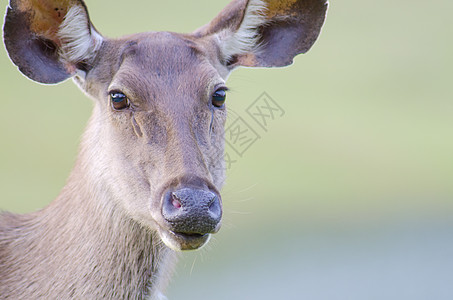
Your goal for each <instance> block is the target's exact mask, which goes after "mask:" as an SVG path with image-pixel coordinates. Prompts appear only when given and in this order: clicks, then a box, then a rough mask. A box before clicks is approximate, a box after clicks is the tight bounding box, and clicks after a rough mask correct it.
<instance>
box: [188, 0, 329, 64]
mask: <svg viewBox="0 0 453 300" xmlns="http://www.w3.org/2000/svg"><path fill="white" fill-rule="evenodd" d="M327 6H328V1H327V0H234V1H232V2H231V3H230V4H229V5H228V6H227V7H225V8H224V9H223V10H222V11H221V12H220V14H219V15H218V16H217V17H216V18H214V20H212V21H211V22H210V23H208V24H207V25H205V26H203V27H201V28H200V29H198V30H197V31H196V32H195V35H196V36H209V35H216V36H217V39H218V43H219V47H220V52H221V55H222V60H223V61H224V62H225V64H227V65H229V66H231V67H235V66H246V67H283V66H287V65H289V64H291V63H292V61H293V58H294V56H296V55H297V54H300V53H305V52H307V51H308V50H309V49H310V48H311V46H312V45H313V44H314V42H315V41H316V39H317V38H318V35H319V33H320V31H321V27H322V25H323V24H324V19H325V15H326V11H327Z"/></svg>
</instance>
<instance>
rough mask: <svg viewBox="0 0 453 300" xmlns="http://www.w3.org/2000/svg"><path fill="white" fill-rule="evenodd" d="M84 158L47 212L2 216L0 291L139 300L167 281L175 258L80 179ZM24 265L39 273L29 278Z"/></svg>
mask: <svg viewBox="0 0 453 300" xmlns="http://www.w3.org/2000/svg"><path fill="white" fill-rule="evenodd" d="M82 152H83V151H82ZM85 158H86V156H84V155H79V159H78V162H77V164H76V166H75V168H74V170H73V172H72V174H71V176H70V178H69V180H68V182H67V184H66V186H65V187H64V188H63V190H62V192H61V194H60V195H59V196H58V198H57V199H56V200H55V201H54V202H52V203H51V204H50V205H49V206H48V207H46V208H44V209H43V210H41V211H39V212H35V213H31V214H27V215H11V214H8V215H3V216H0V264H6V265H7V266H6V267H3V266H2V268H0V270H5V271H6V272H7V273H6V274H0V275H1V276H0V277H1V278H3V279H0V292H1V294H3V295H7V294H8V293H11V295H12V296H16V297H19V298H21V299H31V297H32V295H37V294H36V292H37V291H39V293H40V294H41V295H43V296H46V298H49V299H50V298H53V297H55V298H57V297H58V298H60V299H64V298H75V299H84V298H87V297H89V298H93V299H104V298H107V299H144V298H146V297H149V296H151V297H152V298H154V297H153V295H154V294H157V293H159V291H158V289H160V288H162V286H163V285H165V284H166V282H167V281H168V277H169V275H170V274H169V273H170V272H171V269H172V265H173V261H174V259H173V258H174V256H175V253H174V252H173V251H171V250H169V249H168V248H167V247H165V246H164V245H163V243H162V242H161V241H160V239H159V238H158V236H157V234H155V233H154V232H153V231H152V230H151V229H148V228H144V227H142V226H141V225H140V224H139V223H138V222H136V221H134V220H133V219H131V218H130V217H128V216H127V215H126V214H125V213H124V211H123V210H121V209H120V208H119V207H117V206H116V205H115V201H113V200H114V199H112V194H111V193H109V191H108V190H105V187H104V186H102V185H101V184H100V183H99V182H98V183H96V181H95V180H91V178H90V176H89V175H86V176H81V174H84V175H85V174H87V170H84V168H86V166H89V165H90V163H89V161H87V160H86V159H85ZM80 173H81V174H80ZM1 228H3V229H1ZM4 228H6V229H4ZM2 230H4V231H3V232H2ZM8 241H11V242H9V243H8ZM13 243H14V244H13ZM17 261H20V263H17ZM169 264H170V266H169ZM29 266H37V268H36V269H33V272H31V273H30V272H28V267H29ZM163 270H165V273H166V274H163V272H164V271H163ZM49 278H51V280H49ZM2 280H3V281H5V284H3V283H2ZM6 282H7V283H8V284H6ZM13 283H14V285H15V286H16V287H21V288H20V289H19V288H17V289H15V288H14V287H13ZM1 286H9V287H11V290H10V291H2V287H1ZM24 286H27V289H23V287H24ZM14 290H16V292H17V291H21V294H20V295H17V294H13V293H14ZM13 298H14V297H13Z"/></svg>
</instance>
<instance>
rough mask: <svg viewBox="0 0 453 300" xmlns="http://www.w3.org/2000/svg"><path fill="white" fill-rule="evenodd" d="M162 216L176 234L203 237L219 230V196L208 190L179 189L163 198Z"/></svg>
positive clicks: (220, 214)
mask: <svg viewBox="0 0 453 300" xmlns="http://www.w3.org/2000/svg"><path fill="white" fill-rule="evenodd" d="M162 215H163V217H164V218H165V220H166V221H167V222H168V224H169V225H170V230H171V231H173V232H175V233H178V234H186V235H204V234H207V233H215V232H217V231H218V230H219V228H220V220H221V218H222V206H221V201H220V196H218V195H217V194H216V193H213V192H211V191H209V190H201V189H194V188H181V189H178V190H174V191H167V192H166V193H165V194H164V196H163V203H162Z"/></svg>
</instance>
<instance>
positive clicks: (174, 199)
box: [171, 193, 182, 209]
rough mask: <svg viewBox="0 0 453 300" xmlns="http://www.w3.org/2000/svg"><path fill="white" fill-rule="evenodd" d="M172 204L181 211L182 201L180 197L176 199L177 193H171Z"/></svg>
mask: <svg viewBox="0 0 453 300" xmlns="http://www.w3.org/2000/svg"><path fill="white" fill-rule="evenodd" d="M171 198H172V200H171V204H173V206H174V207H175V208H176V209H180V208H181V206H182V204H181V201H180V200H179V199H178V197H176V195H175V193H171Z"/></svg>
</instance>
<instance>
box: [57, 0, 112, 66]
mask: <svg viewBox="0 0 453 300" xmlns="http://www.w3.org/2000/svg"><path fill="white" fill-rule="evenodd" d="M89 24H90V22H89V20H88V16H87V14H86V11H85V9H84V8H83V7H81V6H78V5H76V6H73V7H71V8H70V9H69V10H68V12H67V13H66V16H65V18H64V20H63V22H62V23H61V25H60V27H59V29H58V38H59V39H60V40H61V44H62V45H61V49H60V55H61V57H62V59H63V60H64V61H66V62H70V63H72V64H76V63H79V62H81V61H84V60H89V59H90V58H93V57H94V55H95V53H96V51H97V50H99V48H100V47H101V44H102V40H103V38H102V36H101V35H100V34H99V33H98V32H96V30H95V29H94V28H93V27H92V26H91V25H89ZM88 26H91V28H89V27H88ZM90 31H91V32H90Z"/></svg>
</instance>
